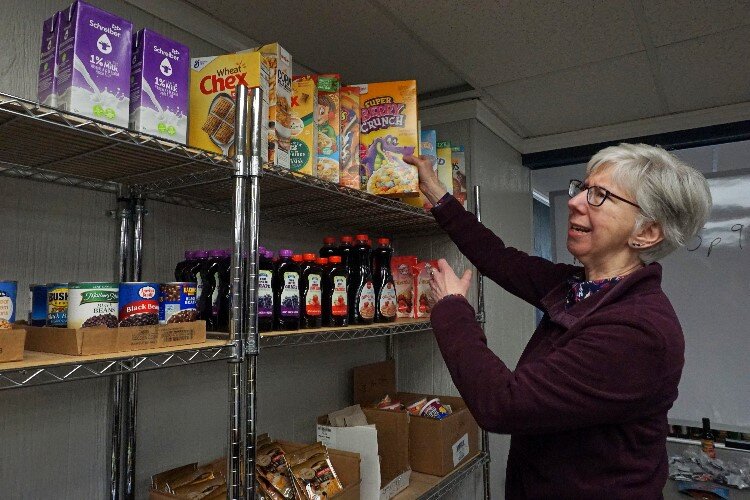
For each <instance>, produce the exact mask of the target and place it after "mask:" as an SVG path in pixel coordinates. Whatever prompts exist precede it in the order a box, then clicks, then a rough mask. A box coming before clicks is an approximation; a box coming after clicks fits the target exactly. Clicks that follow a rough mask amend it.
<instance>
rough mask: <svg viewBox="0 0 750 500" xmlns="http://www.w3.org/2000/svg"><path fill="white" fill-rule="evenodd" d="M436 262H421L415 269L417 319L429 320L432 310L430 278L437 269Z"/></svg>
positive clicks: (415, 310)
mask: <svg viewBox="0 0 750 500" xmlns="http://www.w3.org/2000/svg"><path fill="white" fill-rule="evenodd" d="M437 267H438V264H437V261H436V260H429V261H423V262H419V263H418V264H417V265H416V266H415V268H414V283H415V284H414V288H415V291H416V297H417V298H416V305H415V307H414V317H415V318H429V317H430V310H431V309H432V307H431V306H430V301H429V297H430V278H431V277H432V276H431V273H430V271H432V269H433V268H436V269H437Z"/></svg>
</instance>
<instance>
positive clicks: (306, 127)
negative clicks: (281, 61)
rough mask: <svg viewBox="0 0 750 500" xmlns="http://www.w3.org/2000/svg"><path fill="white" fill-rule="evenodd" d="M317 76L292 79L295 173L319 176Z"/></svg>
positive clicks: (292, 146)
mask: <svg viewBox="0 0 750 500" xmlns="http://www.w3.org/2000/svg"><path fill="white" fill-rule="evenodd" d="M317 113H318V77H317V76H316V75H301V76H295V77H294V79H293V80H292V126H291V129H292V143H291V149H290V152H289V155H290V158H289V165H290V168H291V170H292V172H301V173H303V174H307V175H312V176H317V172H318V124H317V123H316V121H315V117H316V114H317Z"/></svg>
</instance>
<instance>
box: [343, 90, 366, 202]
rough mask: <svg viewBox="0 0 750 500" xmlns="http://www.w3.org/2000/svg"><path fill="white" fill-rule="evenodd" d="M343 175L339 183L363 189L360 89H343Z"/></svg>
mask: <svg viewBox="0 0 750 500" xmlns="http://www.w3.org/2000/svg"><path fill="white" fill-rule="evenodd" d="M339 96H340V98H341V99H340V100H341V103H340V104H341V158H340V162H339V163H340V165H341V173H340V179H339V183H340V184H341V185H342V186H346V187H350V188H352V189H360V188H361V180H360V171H359V113H360V112H359V87H341V90H340V93H339Z"/></svg>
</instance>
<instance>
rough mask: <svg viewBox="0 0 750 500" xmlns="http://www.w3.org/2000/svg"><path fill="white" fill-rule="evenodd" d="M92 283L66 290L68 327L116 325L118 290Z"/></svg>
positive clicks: (108, 326) (110, 286)
mask: <svg viewBox="0 0 750 500" xmlns="http://www.w3.org/2000/svg"><path fill="white" fill-rule="evenodd" d="M107 285H109V286H108V287H106V286H104V285H97V284H92V285H90V286H86V287H81V288H71V289H70V291H69V292H68V328H91V327H106V328H115V327H116V326H117V304H118V295H119V294H118V290H117V289H116V288H114V286H113V285H111V284H107Z"/></svg>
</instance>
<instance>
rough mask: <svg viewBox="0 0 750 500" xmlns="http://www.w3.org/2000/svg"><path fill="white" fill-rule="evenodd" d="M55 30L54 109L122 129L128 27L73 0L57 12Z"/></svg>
mask: <svg viewBox="0 0 750 500" xmlns="http://www.w3.org/2000/svg"><path fill="white" fill-rule="evenodd" d="M59 29H60V36H59V38H58V52H59V56H58V70H57V84H56V88H57V104H58V106H59V107H60V108H61V109H63V110H65V111H70V112H72V113H76V114H79V115H83V116H88V117H90V118H94V119H95V120H100V121H104V122H108V123H111V124H113V125H118V126H120V127H127V126H128V119H129V116H130V47H131V43H132V36H133V25H132V24H131V23H130V21H126V20H125V19H122V18H121V17H118V16H115V15H114V14H110V13H108V12H105V11H103V10H101V9H98V8H96V7H93V6H91V5H89V4H87V3H86V2H82V1H81V0H77V1H76V2H73V4H72V5H71V6H70V7H68V8H67V9H65V10H64V11H62V13H61V15H60V28H59Z"/></svg>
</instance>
